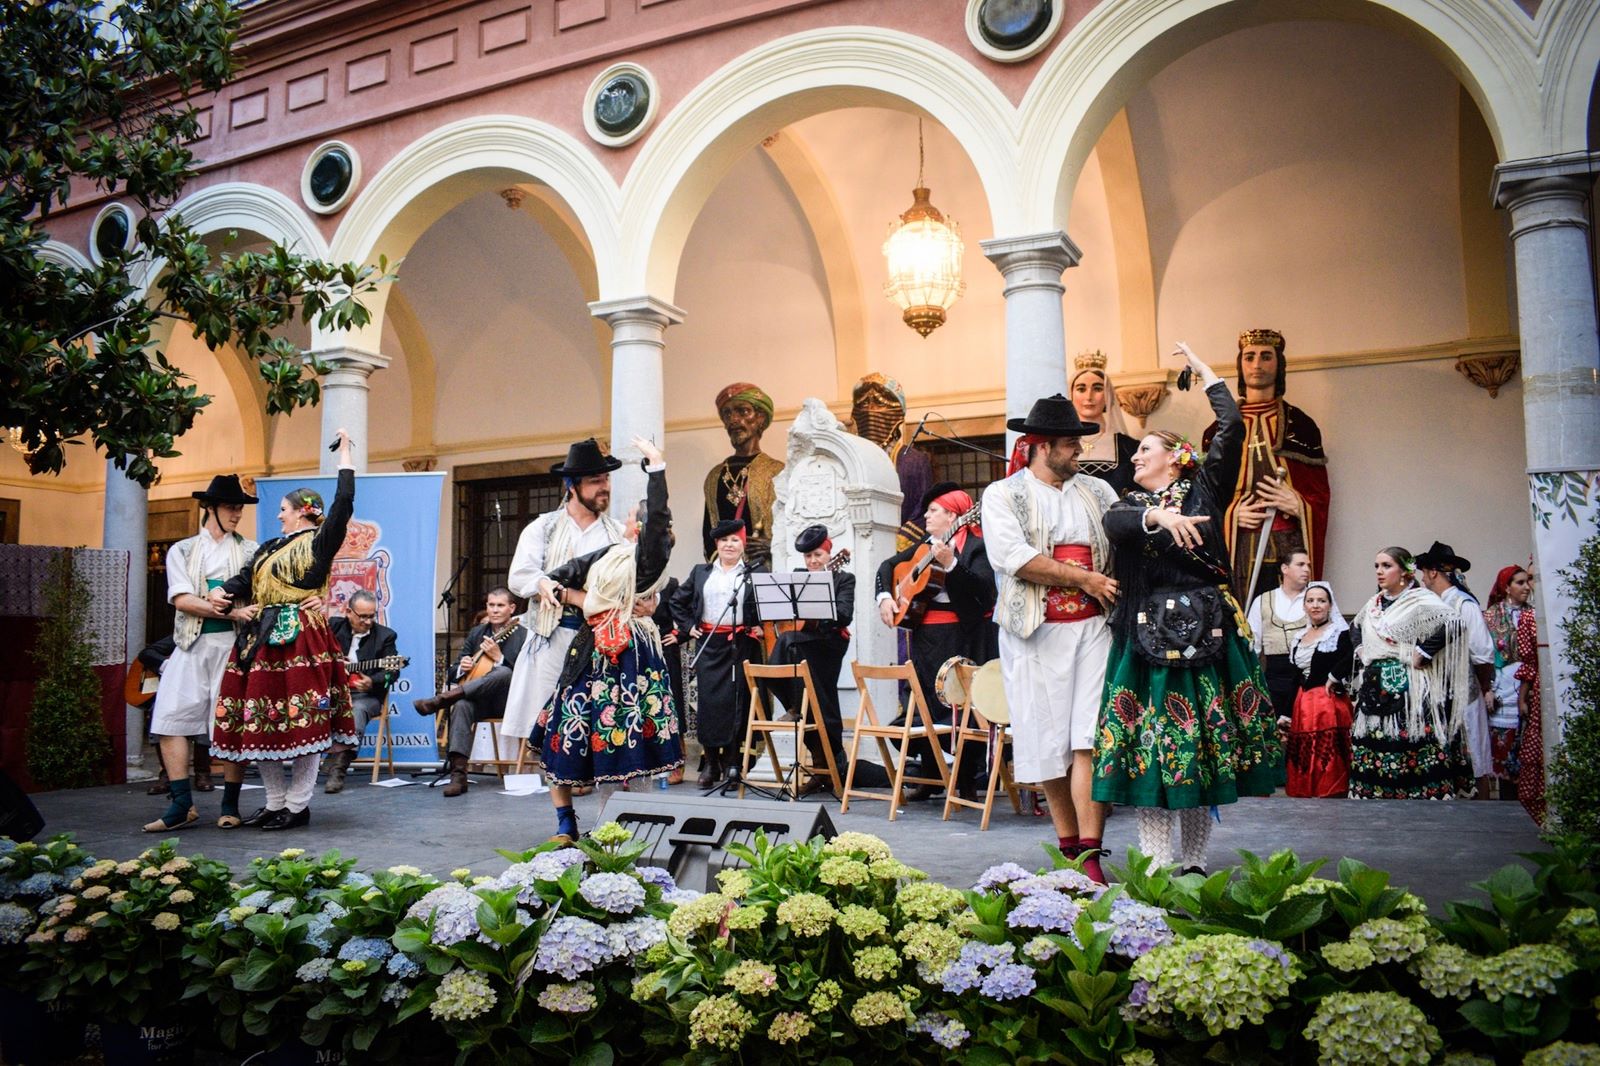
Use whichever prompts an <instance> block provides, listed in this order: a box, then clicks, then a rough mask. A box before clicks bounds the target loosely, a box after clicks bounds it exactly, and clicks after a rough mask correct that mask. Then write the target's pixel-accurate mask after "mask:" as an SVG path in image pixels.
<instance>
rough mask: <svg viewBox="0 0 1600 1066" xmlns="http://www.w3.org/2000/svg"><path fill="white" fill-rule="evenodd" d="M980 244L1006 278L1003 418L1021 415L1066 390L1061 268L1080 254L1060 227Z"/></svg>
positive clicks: (1063, 268) (1072, 262) (1069, 265)
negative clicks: (1039, 401)
mask: <svg viewBox="0 0 1600 1066" xmlns="http://www.w3.org/2000/svg"><path fill="white" fill-rule="evenodd" d="M980 244H981V246H982V248H983V254H984V255H985V256H987V257H988V258H989V261H990V262H991V263H993V264H994V265H995V266H996V267H997V268H998V269H999V271H1000V274H1001V276H1002V277H1004V278H1005V284H1006V288H1005V293H1006V417H1008V418H1021V417H1023V416H1025V415H1026V414H1027V413H1028V409H1029V408H1031V407H1032V406H1033V403H1034V401H1035V400H1038V399H1041V398H1042V397H1045V396H1054V395H1056V394H1057V393H1061V394H1063V395H1064V394H1065V393H1066V391H1067V341H1066V324H1065V322H1064V320H1063V318H1062V311H1061V297H1062V294H1063V293H1065V292H1066V288H1065V287H1064V286H1063V285H1062V284H1061V272H1062V271H1063V270H1066V269H1067V268H1068V267H1071V266H1077V265H1078V260H1079V259H1080V258H1082V255H1083V253H1081V252H1079V251H1078V246H1077V245H1075V244H1073V243H1072V240H1071V238H1069V237H1068V236H1067V235H1066V234H1065V233H1063V232H1061V231H1060V230H1052V231H1050V232H1049V233H1035V234H1032V235H1029V236H1026V237H996V238H994V239H993V240H987V241H982V242H980ZM1014 438H1015V434H1009V433H1008V434H1007V436H1006V439H1007V441H1008V442H1009V441H1011V440H1013V439H1014Z"/></svg>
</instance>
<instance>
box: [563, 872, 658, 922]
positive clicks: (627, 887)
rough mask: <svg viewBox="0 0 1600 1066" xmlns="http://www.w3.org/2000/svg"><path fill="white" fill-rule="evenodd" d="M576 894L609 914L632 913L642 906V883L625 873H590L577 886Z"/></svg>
mask: <svg viewBox="0 0 1600 1066" xmlns="http://www.w3.org/2000/svg"><path fill="white" fill-rule="evenodd" d="M578 894H579V895H580V896H582V897H583V898H584V899H585V900H587V901H588V902H589V905H590V906H593V907H599V908H600V909H601V910H603V911H608V912H610V913H611V914H632V913H633V912H634V911H636V910H638V909H639V908H640V907H643V906H644V885H643V884H641V883H640V881H639V879H638V878H636V877H629V876H628V875H627V874H590V875H589V876H588V877H586V878H584V879H583V883H582V884H581V885H579V886H578Z"/></svg>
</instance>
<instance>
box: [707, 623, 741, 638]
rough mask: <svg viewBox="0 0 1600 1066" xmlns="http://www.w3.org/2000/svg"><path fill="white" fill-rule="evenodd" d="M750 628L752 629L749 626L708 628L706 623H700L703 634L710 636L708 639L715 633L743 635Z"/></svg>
mask: <svg viewBox="0 0 1600 1066" xmlns="http://www.w3.org/2000/svg"><path fill="white" fill-rule="evenodd" d="M748 628H750V627H749V626H708V625H706V624H705V623H704V622H701V623H700V630H701V632H703V633H705V635H706V636H708V637H709V636H710V635H711V634H713V633H723V634H733V633H743V632H744V631H745V630H746V629H748Z"/></svg>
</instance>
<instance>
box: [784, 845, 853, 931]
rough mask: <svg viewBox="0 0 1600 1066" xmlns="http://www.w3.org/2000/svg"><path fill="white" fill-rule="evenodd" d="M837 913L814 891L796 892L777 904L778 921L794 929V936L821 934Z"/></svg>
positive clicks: (826, 929) (831, 923)
mask: <svg viewBox="0 0 1600 1066" xmlns="http://www.w3.org/2000/svg"><path fill="white" fill-rule="evenodd" d="M830 861H831V860H830ZM846 861H849V860H846ZM856 865H858V866H859V865H860V863H857V864H856ZM838 914H839V912H838V911H836V910H834V908H833V904H831V903H829V902H828V901H827V900H826V899H824V898H822V897H821V896H819V895H817V894H816V893H815V892H798V893H796V894H795V895H792V896H790V897H789V898H788V899H786V900H784V901H783V902H782V903H780V904H778V921H780V922H782V923H783V924H784V925H787V926H788V927H789V928H790V929H792V930H794V932H795V935H796V936H821V935H822V934H823V933H826V932H827V931H828V928H829V927H830V926H831V925H833V920H834V919H835V918H836V917H838Z"/></svg>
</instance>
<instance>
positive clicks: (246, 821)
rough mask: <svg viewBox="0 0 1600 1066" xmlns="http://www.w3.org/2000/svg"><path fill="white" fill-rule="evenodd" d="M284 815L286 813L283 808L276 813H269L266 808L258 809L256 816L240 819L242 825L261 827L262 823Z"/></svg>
mask: <svg viewBox="0 0 1600 1066" xmlns="http://www.w3.org/2000/svg"><path fill="white" fill-rule="evenodd" d="M283 813H284V809H283V808H281V807H280V808H279V809H277V810H275V811H269V810H267V809H266V808H265V807H257V808H256V812H255V813H254V814H252V815H250V816H248V817H246V818H241V819H239V824H240V825H260V824H261V823H262V822H264V821H266V820H267V819H268V818H276V817H277V816H278V815H280V814H283Z"/></svg>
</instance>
